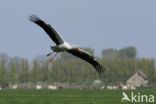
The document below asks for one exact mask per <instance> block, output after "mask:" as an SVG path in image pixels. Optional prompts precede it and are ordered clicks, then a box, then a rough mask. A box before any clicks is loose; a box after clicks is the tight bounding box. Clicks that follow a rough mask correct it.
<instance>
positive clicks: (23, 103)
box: [0, 88, 156, 104]
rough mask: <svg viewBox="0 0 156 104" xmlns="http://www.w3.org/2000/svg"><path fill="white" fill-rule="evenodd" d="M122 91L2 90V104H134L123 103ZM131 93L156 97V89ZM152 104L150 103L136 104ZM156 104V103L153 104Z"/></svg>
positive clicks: (0, 103)
mask: <svg viewBox="0 0 156 104" xmlns="http://www.w3.org/2000/svg"><path fill="white" fill-rule="evenodd" d="M122 92H123V91H122V90H92V89H88V90H76V89H62V90H55V91H53V90H48V89H42V90H36V89H17V90H12V89H2V90H0V104H133V103H132V102H122V103H121V98H122ZM124 92H125V93H127V94H128V95H129V94H130V93H131V92H134V93H136V94H137V93H138V92H140V93H141V94H146V95H151V94H152V95H154V96H156V89H152V88H150V89H139V90H126V91H124ZM136 104H150V103H136ZM151 104H156V103H151Z"/></svg>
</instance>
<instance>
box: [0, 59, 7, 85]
mask: <svg viewBox="0 0 156 104" xmlns="http://www.w3.org/2000/svg"><path fill="white" fill-rule="evenodd" d="M6 82H7V76H6V63H5V59H1V61H0V83H6Z"/></svg>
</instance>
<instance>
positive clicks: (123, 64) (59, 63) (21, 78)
mask: <svg viewBox="0 0 156 104" xmlns="http://www.w3.org/2000/svg"><path fill="white" fill-rule="evenodd" d="M83 49H84V50H87V51H88V52H90V53H91V54H93V55H94V50H93V49H91V48H83ZM101 54H102V55H101V57H98V56H97V57H96V58H97V60H98V61H99V62H100V63H101V64H102V65H103V66H104V67H105V69H106V70H105V72H104V74H103V75H102V76H100V77H99V75H98V73H97V72H96V71H95V69H94V68H93V67H92V66H91V65H90V64H88V63H87V62H85V61H83V60H81V59H79V58H77V57H74V56H72V55H70V54H68V53H61V54H60V56H59V57H57V58H56V59H55V60H53V61H52V62H51V63H49V62H48V59H47V58H43V57H40V58H35V59H33V61H32V62H29V61H28V59H24V58H17V57H16V58H9V56H7V55H5V54H1V55H0V83H10V84H17V83H27V82H31V83H36V82H47V83H55V82H67V83H75V84H91V83H92V82H93V81H94V80H95V79H101V80H102V82H103V83H104V84H112V85H116V84H119V83H120V82H123V83H126V81H127V79H128V78H130V77H131V76H132V75H133V74H134V73H135V72H136V71H138V70H139V71H142V72H143V73H144V74H146V75H147V76H148V78H149V81H150V82H151V83H155V82H156V69H155V60H154V59H152V58H138V57H136V56H137V50H136V48H135V47H125V48H122V49H112V48H109V49H104V50H102V52H101Z"/></svg>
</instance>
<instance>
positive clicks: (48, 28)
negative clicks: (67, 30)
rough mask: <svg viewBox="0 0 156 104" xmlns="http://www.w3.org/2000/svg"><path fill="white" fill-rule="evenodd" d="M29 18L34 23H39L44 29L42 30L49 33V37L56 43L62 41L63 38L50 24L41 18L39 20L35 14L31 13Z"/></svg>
mask: <svg viewBox="0 0 156 104" xmlns="http://www.w3.org/2000/svg"><path fill="white" fill-rule="evenodd" d="M29 20H30V21H31V22H34V23H35V24H37V25H39V26H40V27H42V28H43V29H44V31H45V32H46V33H47V34H48V35H49V37H50V38H51V39H52V40H53V41H54V42H55V43H56V44H57V45H59V44H62V43H63V42H64V41H63V39H62V38H61V37H60V36H59V34H58V33H57V32H56V31H55V30H54V28H53V27H52V26H50V25H49V24H46V23H45V22H44V21H43V20H41V19H40V18H39V17H38V16H36V15H31V16H30V17H29Z"/></svg>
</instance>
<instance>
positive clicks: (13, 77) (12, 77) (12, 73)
mask: <svg viewBox="0 0 156 104" xmlns="http://www.w3.org/2000/svg"><path fill="white" fill-rule="evenodd" d="M9 82H10V83H12V84H14V83H17V73H16V64H15V62H14V61H13V60H11V61H10V63H9Z"/></svg>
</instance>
